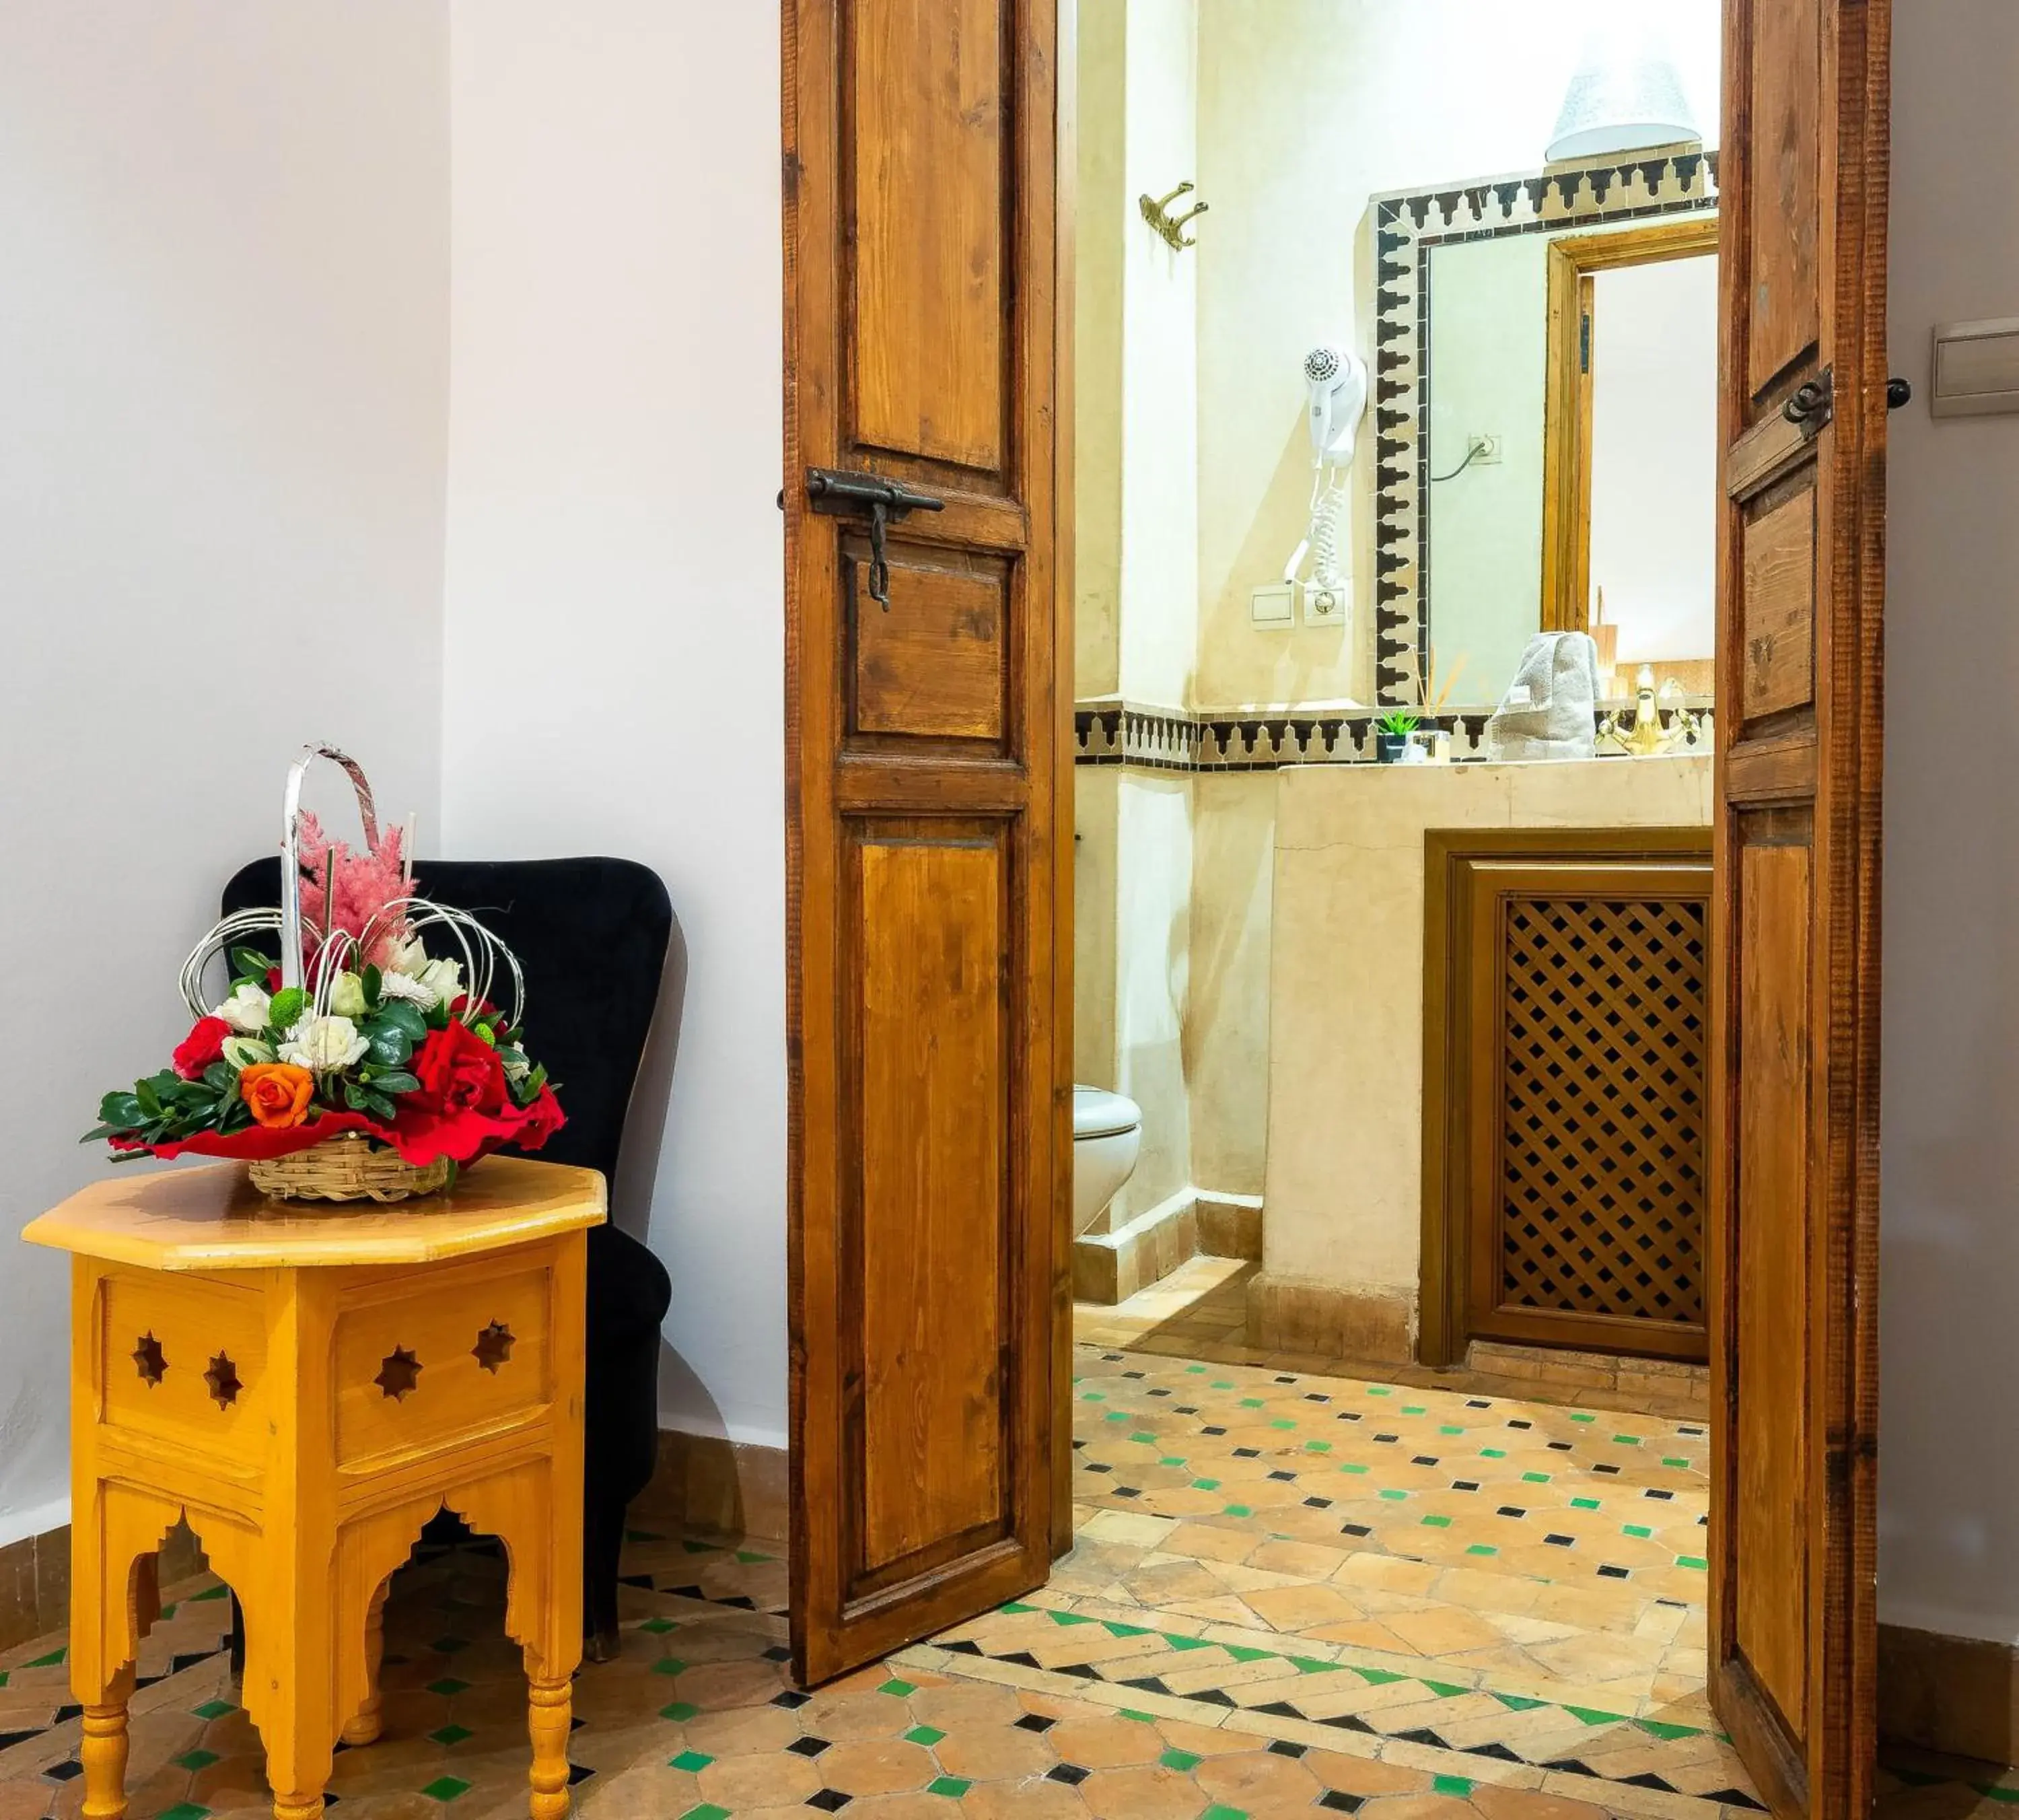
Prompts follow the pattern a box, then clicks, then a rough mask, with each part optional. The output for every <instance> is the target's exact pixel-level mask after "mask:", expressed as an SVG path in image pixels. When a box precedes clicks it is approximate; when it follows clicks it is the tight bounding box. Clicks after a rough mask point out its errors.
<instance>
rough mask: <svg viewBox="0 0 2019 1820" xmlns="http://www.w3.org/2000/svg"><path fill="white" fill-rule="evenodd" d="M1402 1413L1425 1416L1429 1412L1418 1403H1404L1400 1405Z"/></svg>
mask: <svg viewBox="0 0 2019 1820" xmlns="http://www.w3.org/2000/svg"><path fill="white" fill-rule="evenodd" d="M1402 1413H1403V1414H1404V1415H1405V1416H1427V1415H1428V1414H1429V1413H1430V1412H1429V1411H1428V1410H1427V1409H1425V1408H1424V1407H1423V1405H1422V1404H1420V1403H1405V1404H1404V1405H1402Z"/></svg>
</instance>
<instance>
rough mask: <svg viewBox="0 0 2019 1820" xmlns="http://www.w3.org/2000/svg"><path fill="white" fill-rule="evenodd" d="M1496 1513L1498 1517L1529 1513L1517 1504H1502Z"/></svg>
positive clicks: (1523, 1515) (1522, 1515) (1519, 1515)
mask: <svg viewBox="0 0 2019 1820" xmlns="http://www.w3.org/2000/svg"><path fill="white" fill-rule="evenodd" d="M1494 1514H1495V1516H1497V1517H1525V1516H1527V1515H1528V1512H1527V1511H1526V1510H1522V1509H1521V1508H1520V1507H1519V1506H1517V1505H1513V1504H1502V1506H1500V1508H1499V1510H1497V1511H1495V1513H1494Z"/></svg>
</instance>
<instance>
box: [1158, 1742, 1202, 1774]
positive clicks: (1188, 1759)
mask: <svg viewBox="0 0 2019 1820" xmlns="http://www.w3.org/2000/svg"><path fill="white" fill-rule="evenodd" d="M1157 1760H1158V1762H1159V1763H1160V1764H1162V1765H1163V1766H1164V1767H1165V1769H1167V1770H1176V1771H1177V1772H1178V1774H1179V1775H1184V1774H1185V1772H1186V1771H1188V1770H1195V1769H1197V1768H1198V1766H1199V1765H1200V1764H1202V1763H1204V1762H1205V1758H1204V1757H1194V1756H1193V1755H1192V1753H1191V1752H1190V1751H1188V1750H1179V1749H1176V1748H1175V1747H1174V1748H1173V1749H1169V1750H1167V1751H1165V1753H1164V1754H1163V1755H1162V1757H1158V1759H1157Z"/></svg>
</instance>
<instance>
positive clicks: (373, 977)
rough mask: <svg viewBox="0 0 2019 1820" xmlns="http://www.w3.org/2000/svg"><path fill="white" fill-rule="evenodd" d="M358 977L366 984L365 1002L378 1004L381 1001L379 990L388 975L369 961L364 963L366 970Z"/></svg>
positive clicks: (369, 1004)
mask: <svg viewBox="0 0 2019 1820" xmlns="http://www.w3.org/2000/svg"><path fill="white" fill-rule="evenodd" d="M358 977H359V979H360V980H361V981H362V982H363V984H364V1002H365V1003H366V1004H367V1005H368V1006H371V1005H376V1004H377V1003H378V1002H379V988H380V987H382V986H383V985H384V984H385V983H386V976H385V975H384V974H383V973H381V972H379V970H378V969H377V968H376V967H375V966H372V963H370V962H369V961H367V962H366V963H365V964H364V972H363V973H361V974H360V975H359V976H358Z"/></svg>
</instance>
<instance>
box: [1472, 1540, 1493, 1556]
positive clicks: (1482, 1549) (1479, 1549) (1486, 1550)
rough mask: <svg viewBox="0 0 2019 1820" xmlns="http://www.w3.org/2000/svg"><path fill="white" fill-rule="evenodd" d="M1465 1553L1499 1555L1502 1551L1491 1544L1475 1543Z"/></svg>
mask: <svg viewBox="0 0 2019 1820" xmlns="http://www.w3.org/2000/svg"><path fill="white" fill-rule="evenodd" d="M1465 1552H1466V1554H1499V1552H1500V1550H1499V1549H1497V1548H1495V1546H1493V1544H1492V1543H1490V1542H1475V1543H1473V1545H1472V1546H1471V1547H1470V1548H1468V1549H1467V1550H1466V1551H1465Z"/></svg>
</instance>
